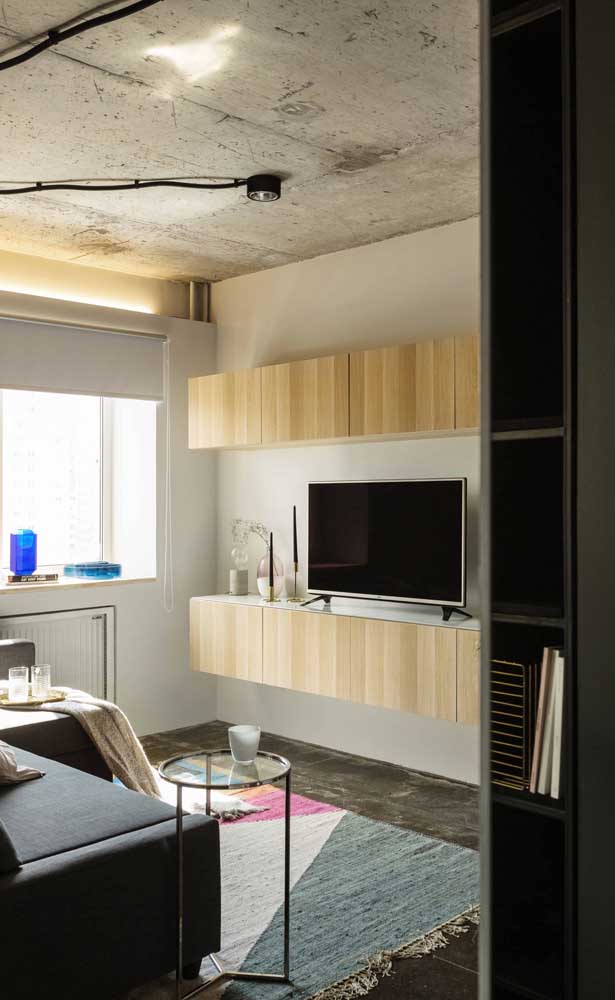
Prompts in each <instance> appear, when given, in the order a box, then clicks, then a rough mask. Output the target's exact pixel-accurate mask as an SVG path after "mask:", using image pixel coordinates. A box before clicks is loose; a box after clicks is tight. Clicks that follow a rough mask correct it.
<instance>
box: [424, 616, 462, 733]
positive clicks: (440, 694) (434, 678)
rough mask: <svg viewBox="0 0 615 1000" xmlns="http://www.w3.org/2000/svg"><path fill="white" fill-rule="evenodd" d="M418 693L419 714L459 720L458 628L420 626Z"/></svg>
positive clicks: (452, 720)
mask: <svg viewBox="0 0 615 1000" xmlns="http://www.w3.org/2000/svg"><path fill="white" fill-rule="evenodd" d="M416 628H417V630H418V641H417V692H418V707H417V711H418V714H419V715H428V716H431V718H433V719H448V720H449V721H450V722H455V720H456V718H457V635H456V629H452V628H432V627H431V626H424V625H417V626H416Z"/></svg>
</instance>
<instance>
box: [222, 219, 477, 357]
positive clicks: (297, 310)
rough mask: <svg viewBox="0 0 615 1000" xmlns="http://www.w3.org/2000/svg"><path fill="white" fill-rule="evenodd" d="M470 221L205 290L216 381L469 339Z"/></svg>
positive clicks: (472, 302)
mask: <svg viewBox="0 0 615 1000" xmlns="http://www.w3.org/2000/svg"><path fill="white" fill-rule="evenodd" d="M478 239H479V224H478V219H467V220H466V221H464V222H455V223H453V224H452V225H450V226H440V227H439V228H438V229H427V230H425V231H423V232H421V233H413V234H412V235H411V236H398V237H396V238H395V239H392V240H385V241H384V242H383V243H372V244H371V245H369V246H364V247H358V248H356V249H354V250H342V251H340V252H339V253H332V254H326V255H325V256H323V257H315V258H314V259H313V260H306V261H303V262H302V263H300V264H287V265H285V266H284V267H275V268H272V269H271V270H269V271H260V272H259V273H257V274H249V275H246V276H245V277H241V278H230V279H229V280H228V281H221V282H219V283H218V284H216V285H214V286H213V291H212V320H213V321H214V323H217V324H218V326H219V333H220V338H219V355H218V363H219V368H220V371H228V370H229V369H231V368H250V367H252V366H253V365H259V364H269V363H271V362H275V361H289V360H292V359H293V358H301V357H306V352H307V356H311V357H316V356H317V355H321V354H329V353H331V352H332V351H336V350H341V351H345V350H357V349H362V348H366V347H377V346H380V345H387V344H401V343H403V342H404V341H412V340H420V339H429V338H430V337H447V336H451V335H452V334H457V333H459V334H462V333H476V332H477V331H478V328H479V292H480V282H479V249H478Z"/></svg>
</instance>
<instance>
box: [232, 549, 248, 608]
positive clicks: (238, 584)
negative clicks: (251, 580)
mask: <svg viewBox="0 0 615 1000" xmlns="http://www.w3.org/2000/svg"><path fill="white" fill-rule="evenodd" d="M231 559H232V560H233V562H234V564H235V567H234V569H231V570H230V572H229V588H228V589H229V594H232V595H233V596H234V597H240V596H242V595H244V594H247V593H248V551H247V549H244V547H243V546H242V545H234V546H233V548H232V549H231Z"/></svg>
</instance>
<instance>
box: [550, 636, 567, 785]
mask: <svg viewBox="0 0 615 1000" xmlns="http://www.w3.org/2000/svg"><path fill="white" fill-rule="evenodd" d="M553 687H554V692H555V693H554V696H553V701H554V704H555V719H554V722H553V763H552V765H551V798H552V799H559V798H561V794H562V756H563V748H564V739H563V736H564V656H563V653H562V652H561V650H560V651H558V653H557V655H556V657H555V668H554V676H553Z"/></svg>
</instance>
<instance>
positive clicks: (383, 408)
mask: <svg viewBox="0 0 615 1000" xmlns="http://www.w3.org/2000/svg"><path fill="white" fill-rule="evenodd" d="M189 410H190V447H191V448H225V447H226V448H233V447H234V448H240V447H244V446H245V447H249V446H254V445H263V446H271V445H276V444H293V443H296V442H301V441H319V440H320V441H331V440H335V439H336V438H337V439H340V440H342V439H343V440H352V439H353V438H354V439H360V438H365V437H383V438H386V437H399V436H411V435H413V434H425V433H441V434H446V433H447V432H451V433H452V432H453V431H455V430H472V429H477V428H478V337H475V336H470V337H449V338H445V339H441V340H425V341H420V342H419V343H416V344H403V345H401V346H397V347H385V348H378V349H376V350H370V351H353V352H352V353H351V354H335V355H331V356H330V357H324V358H310V359H307V360H304V361H293V362H290V363H288V364H279V365H268V366H266V367H264V368H254V369H249V370H246V371H238V372H229V373H226V374H222V375H205V376H203V377H201V378H192V379H189Z"/></svg>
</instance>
